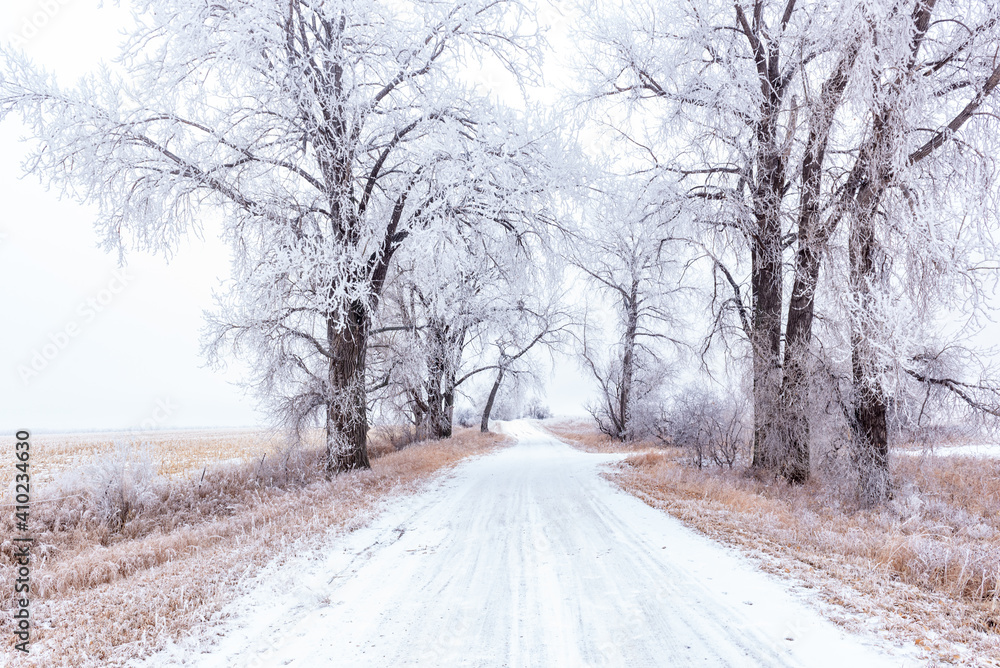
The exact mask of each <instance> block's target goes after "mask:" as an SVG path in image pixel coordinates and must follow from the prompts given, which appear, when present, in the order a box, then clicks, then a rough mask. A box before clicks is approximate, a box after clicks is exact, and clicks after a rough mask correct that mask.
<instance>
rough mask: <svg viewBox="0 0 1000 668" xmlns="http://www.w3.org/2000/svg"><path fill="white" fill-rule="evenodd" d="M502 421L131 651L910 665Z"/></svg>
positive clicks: (534, 432)
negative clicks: (482, 452) (401, 489)
mask: <svg viewBox="0 0 1000 668" xmlns="http://www.w3.org/2000/svg"><path fill="white" fill-rule="evenodd" d="M506 430H507V432H508V433H510V434H512V435H514V436H516V437H517V438H518V440H519V442H518V444H517V445H515V446H512V447H510V448H506V449H504V450H501V451H500V452H498V453H495V454H493V455H490V456H488V457H484V458H481V459H477V460H473V461H469V462H466V463H465V464H463V465H461V466H460V467H459V468H458V469H457V470H456V472H455V473H454V474H453V475H451V476H449V477H448V478H447V479H445V480H442V481H440V482H439V483H437V484H436V485H435V486H433V487H432V488H431V489H430V490H428V491H426V492H424V493H422V494H419V495H416V496H412V497H409V498H407V499H403V500H397V501H395V502H394V503H393V505H392V507H391V508H389V509H388V510H386V512H385V513H383V514H382V516H381V517H380V518H379V519H378V520H376V521H375V522H374V523H373V524H372V525H371V526H369V527H367V528H364V529H360V530H358V531H355V532H354V533H352V534H350V535H347V536H342V537H340V538H337V539H334V540H333V542H332V543H330V544H328V545H325V546H322V548H321V549H318V550H316V551H310V552H309V553H303V554H300V555H298V556H295V557H292V558H291V559H290V560H286V561H283V562H282V563H280V564H276V565H274V566H273V567H270V568H268V569H266V570H265V572H264V574H263V575H262V576H261V577H260V578H258V579H257V580H255V581H254V583H252V586H250V587H248V589H247V592H246V593H245V594H244V595H243V596H241V597H240V598H239V599H238V600H236V601H234V602H233V603H232V604H231V605H230V606H229V607H228V608H227V610H226V611H225V612H226V617H225V619H223V620H222V621H220V622H217V623H215V624H214V625H211V626H209V627H207V628H206V629H204V630H202V631H201V632H199V633H197V634H195V635H193V636H191V637H189V638H187V639H185V640H184V641H183V642H181V643H179V644H177V645H175V646H172V647H170V648H168V649H167V650H166V651H165V652H163V653H161V654H159V655H156V656H154V657H151V658H150V659H149V661H148V663H147V664H146V665H150V666H153V665H155V666H163V665H196V666H219V667H226V666H236V665H239V666H344V667H351V668H362V667H364V666H409V665H419V666H510V667H514V666H539V667H546V668H547V667H553V666H572V667H580V666H628V667H630V668H633V667H635V668H638V667H642V666H667V665H669V666H755V667H756V666H810V667H815V668H820V667H822V666H845V665H846V666H865V667H866V668H876V667H879V666H904V665H905V666H913V665H919V664H918V661H917V660H916V659H915V658H913V656H912V654H910V653H908V652H904V651H902V650H899V649H895V648H892V647H889V646H886V645H880V644H879V641H878V640H877V639H875V638H874V637H872V638H868V639H860V638H857V637H853V636H849V635H847V634H846V633H845V632H844V631H843V630H842V629H841V628H840V627H838V626H837V625H835V624H833V623H832V622H830V621H828V620H826V619H825V618H823V617H822V616H821V615H820V614H819V613H818V612H817V611H816V609H815V608H814V607H813V605H811V601H810V600H809V596H810V595H809V594H808V593H806V592H804V591H792V590H790V589H789V587H788V585H787V584H785V583H782V582H780V581H778V580H776V579H773V578H772V577H770V576H768V575H765V574H763V573H761V572H760V571H758V570H757V569H755V568H754V566H753V565H752V564H751V563H750V562H749V561H748V560H746V559H745V558H743V557H741V556H739V555H738V554H736V553H735V552H733V551H731V550H729V549H727V548H724V547H721V546H719V545H718V544H716V543H713V542H712V541H710V540H708V539H706V538H704V537H702V536H700V535H698V534H696V533H694V532H693V531H691V530H689V529H687V528H685V527H684V526H683V525H681V524H680V523H679V522H678V521H677V520H675V519H673V518H671V517H670V516H668V515H665V514H664V513H662V512H660V511H657V510H654V509H652V508H650V507H649V506H647V505H645V504H644V503H642V502H641V501H639V500H637V499H635V498H634V497H632V496H629V495H627V494H625V493H623V492H621V491H619V490H617V489H615V488H614V487H612V486H611V485H610V484H609V483H608V482H607V481H605V480H604V479H603V478H601V477H600V475H599V472H600V469H601V466H602V465H603V464H605V463H607V462H609V461H611V460H613V459H615V457H614V456H607V455H594V454H586V453H582V452H579V451H576V450H574V449H572V448H570V447H568V446H566V445H564V444H562V443H559V442H558V441H556V440H554V439H553V438H552V437H550V436H548V435H546V434H543V433H542V432H541V431H539V430H538V428H536V427H534V426H532V425H530V424H528V423H524V422H515V423H511V424H508V425H507V426H506ZM890 652H895V653H896V655H895V656H892V655H891V654H890Z"/></svg>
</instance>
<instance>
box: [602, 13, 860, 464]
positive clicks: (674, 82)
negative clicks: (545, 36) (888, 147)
mask: <svg viewBox="0 0 1000 668" xmlns="http://www.w3.org/2000/svg"><path fill="white" fill-rule="evenodd" d="M590 14H591V16H593V17H594V19H593V21H592V23H591V25H590V26H589V27H588V29H587V31H586V34H587V36H588V37H589V39H591V40H593V42H594V43H596V44H597V45H599V48H596V49H594V50H593V51H592V52H591V53H592V55H591V56H590V57H589V58H588V59H587V60H586V62H585V63H584V66H583V67H584V72H585V75H586V76H587V79H588V80H589V81H590V84H591V90H590V93H589V97H590V99H591V100H592V102H597V103H601V104H604V105H607V106H608V109H609V111H608V112H607V113H608V118H609V120H608V121H607V122H609V123H611V124H613V125H615V126H616V127H618V128H619V129H620V130H621V132H622V133H623V134H624V135H626V136H627V139H628V142H629V143H631V144H632V145H634V146H637V147H638V148H639V150H638V151H637V154H638V155H639V156H640V158H641V159H644V160H645V161H646V163H647V164H648V166H647V170H648V172H649V173H650V174H659V175H661V177H662V178H666V179H679V180H680V182H681V183H682V184H683V185H685V186H686V189H687V192H688V196H689V199H690V204H689V208H690V209H691V210H692V211H694V212H696V217H697V218H698V219H699V220H700V221H701V222H702V223H703V225H704V232H705V236H706V238H707V239H708V241H706V243H705V249H706V250H707V251H708V252H707V256H708V257H710V258H711V260H712V262H713V265H714V266H715V268H716V269H719V270H720V271H717V272H716V276H717V277H719V278H720V280H722V281H723V286H722V288H723V291H724V292H727V293H729V294H730V295H732V296H731V297H729V298H727V299H725V300H723V301H721V302H719V303H720V304H722V305H724V307H725V308H726V310H727V311H728V312H732V313H736V314H737V315H738V317H739V321H740V328H741V330H742V332H743V333H744V334H745V336H746V341H747V342H748V343H749V348H750V354H751V360H752V375H753V397H754V457H753V463H754V465H755V466H758V467H765V468H774V469H778V468H781V467H782V466H783V465H784V463H785V462H784V461H783V460H786V459H787V457H786V453H785V452H784V449H783V447H782V444H781V442H780V440H781V439H780V435H779V434H777V433H775V428H776V427H777V425H778V424H779V423H780V416H779V414H778V406H779V395H780V392H781V384H782V359H781V354H782V334H783V304H784V301H785V296H784V283H785V282H784V274H783V266H784V254H785V251H786V249H787V248H788V246H789V244H790V242H791V241H792V240H794V236H791V235H790V232H789V229H788V228H789V226H788V219H789V218H788V207H787V205H786V197H787V195H788V193H789V164H790V160H791V152H792V150H793V147H794V146H795V140H796V133H797V132H798V131H799V128H800V122H799V120H798V113H799V108H800V100H801V99H804V98H805V96H804V95H803V96H802V97H797V96H796V92H797V91H796V87H797V86H801V85H802V81H803V68H804V67H805V66H806V65H808V64H810V63H812V62H814V61H816V60H817V59H820V58H821V57H822V56H824V54H826V53H827V52H828V51H829V50H831V49H833V48H835V46H836V45H837V44H838V40H839V39H842V37H843V34H842V33H837V32H836V31H832V30H831V29H830V26H847V28H846V29H847V30H849V29H850V28H849V27H850V26H851V25H852V24H853V19H852V18H851V15H850V12H848V11H845V9H844V8H843V7H842V6H840V5H839V4H836V3H828V4H827V5H820V4H818V3H796V2H795V1H794V0H791V1H788V2H781V3H776V2H768V1H766V0H757V1H756V2H754V3H752V4H751V5H749V6H747V5H746V3H742V2H737V3H735V5H734V4H733V3H729V2H708V3H702V4H699V5H692V4H669V5H668V4H666V3H660V2H656V1H654V0H646V1H644V2H639V3H634V4H633V5H631V6H630V7H628V8H627V9H626V10H625V11H623V12H619V13H618V14H616V15H614V16H610V15H608V13H606V12H605V13H602V12H600V11H596V9H595V11H593V12H591V13H590ZM798 92H799V94H800V95H801V91H798ZM637 117H638V119H639V120H637ZM734 257H735V258H736V259H735V261H734ZM726 258H728V260H726ZM744 258H745V259H744ZM744 268H745V269H744ZM787 474H788V475H789V476H790V477H791V478H793V479H801V478H802V475H803V474H802V473H801V472H794V471H790V472H787Z"/></svg>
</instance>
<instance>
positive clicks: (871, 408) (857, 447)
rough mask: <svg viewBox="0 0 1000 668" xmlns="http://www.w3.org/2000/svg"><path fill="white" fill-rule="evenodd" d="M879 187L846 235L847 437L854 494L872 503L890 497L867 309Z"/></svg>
mask: <svg viewBox="0 0 1000 668" xmlns="http://www.w3.org/2000/svg"><path fill="white" fill-rule="evenodd" d="M879 191H880V189H878V188H871V189H866V190H865V191H864V192H863V193H862V197H861V206H860V207H859V208H860V211H859V212H858V215H857V216H856V217H855V218H854V219H853V223H854V226H853V228H852V229H851V235H850V241H849V244H850V250H849V254H850V265H851V292H852V296H853V298H854V299H853V301H854V308H855V309H857V311H856V312H855V313H854V314H852V316H853V317H852V318H851V371H852V375H853V380H854V410H853V415H852V420H851V423H852V424H851V437H852V441H853V442H852V445H853V458H854V464H855V467H856V469H857V473H858V498H859V501H860V502H861V504H862V505H864V506H867V507H871V506H876V505H879V504H880V503H882V502H883V501H885V500H886V499H888V498H889V433H888V429H887V425H886V408H887V401H886V397H885V393H884V391H883V390H882V386H881V375H882V374H881V373H880V371H881V369H880V367H881V363H880V362H879V360H878V357H877V353H876V351H875V350H874V348H873V345H872V344H873V343H874V341H875V340H876V338H877V337H876V332H875V331H874V329H875V325H874V323H873V318H872V314H871V307H872V302H873V298H872V288H873V284H875V283H878V282H880V276H879V263H878V262H877V258H876V254H877V253H878V245H877V242H876V239H875V230H874V224H873V220H874V217H875V211H876V209H877V203H878V201H879V199H880V197H879V194H878V193H879Z"/></svg>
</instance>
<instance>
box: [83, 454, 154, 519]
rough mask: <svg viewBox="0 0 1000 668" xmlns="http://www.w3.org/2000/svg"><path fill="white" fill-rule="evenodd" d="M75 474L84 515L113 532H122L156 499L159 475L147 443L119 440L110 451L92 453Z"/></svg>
mask: <svg viewBox="0 0 1000 668" xmlns="http://www.w3.org/2000/svg"><path fill="white" fill-rule="evenodd" d="M77 475H79V477H80V483H81V485H80V489H81V492H82V494H83V497H84V499H85V507H86V508H87V510H86V511H85V516H87V515H89V518H90V519H95V520H97V521H98V522H99V523H101V524H103V525H104V526H106V527H107V528H108V529H110V530H111V531H112V532H118V531H121V529H122V527H124V526H125V525H126V524H127V523H128V522H129V521H131V520H133V519H134V518H135V517H136V516H137V515H139V514H140V513H142V511H143V510H145V509H146V508H148V507H149V506H150V505H151V504H153V503H154V502H155V501H156V499H157V494H156V487H157V484H158V483H159V482H160V478H159V476H158V475H157V466H156V464H155V463H154V462H153V458H152V456H151V454H150V450H149V446H148V444H142V445H140V446H138V447H136V446H135V445H134V444H131V443H127V442H122V441H118V442H116V443H115V449H114V451H113V452H111V453H108V454H103V455H97V456H95V457H94V458H92V459H91V460H90V462H89V463H87V464H86V465H84V466H83V468H82V469H81V471H80V472H79V473H78V474H77Z"/></svg>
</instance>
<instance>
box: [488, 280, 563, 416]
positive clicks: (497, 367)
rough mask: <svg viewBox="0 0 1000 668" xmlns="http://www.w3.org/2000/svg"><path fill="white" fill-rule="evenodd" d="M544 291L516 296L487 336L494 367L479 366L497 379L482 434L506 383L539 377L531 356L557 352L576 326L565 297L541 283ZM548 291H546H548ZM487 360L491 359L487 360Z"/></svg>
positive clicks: (493, 385)
mask: <svg viewBox="0 0 1000 668" xmlns="http://www.w3.org/2000/svg"><path fill="white" fill-rule="evenodd" d="M536 286H540V287H542V288H543V289H542V290H538V289H537V288H536V289H535V290H531V291H526V292H523V293H514V294H512V295H511V299H510V303H509V305H508V307H507V308H506V309H504V311H503V316H504V317H503V318H498V319H497V320H496V321H495V322H493V323H490V324H491V326H490V327H488V328H487V329H486V331H485V332H484V339H485V340H486V341H488V342H489V348H490V349H492V352H493V353H494V358H493V362H492V364H487V365H484V366H479V367H478V368H477V369H476V370H475V373H478V371H479V370H483V371H486V370H491V369H492V370H494V371H495V372H496V375H495V376H494V377H493V383H492V385H491V386H490V391H489V393H488V394H487V395H486V402H485V404H484V406H483V414H482V418H481V419H480V422H479V430H480V431H482V432H487V431H489V425H490V418H491V417H492V415H493V407H494V405H495V403H496V400H497V395H498V393H499V392H500V388H501V386H502V385H503V382H504V380H505V379H509V378H510V377H511V376H521V375H523V376H537V373H536V365H537V362H536V361H535V359H534V357H533V356H532V353H533V352H535V351H538V350H540V349H547V350H548V351H549V352H552V351H554V350H558V349H559V348H561V347H562V345H563V344H564V341H565V334H566V333H567V331H568V329H569V327H570V326H571V325H572V323H573V320H574V318H573V315H572V313H570V312H569V311H568V310H567V309H566V308H565V307H564V306H563V304H562V297H563V295H562V294H560V293H559V292H558V291H557V290H555V289H553V288H552V285H551V282H550V281H539V282H538V283H536ZM546 288H547V289H546ZM487 359H488V358H487Z"/></svg>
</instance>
